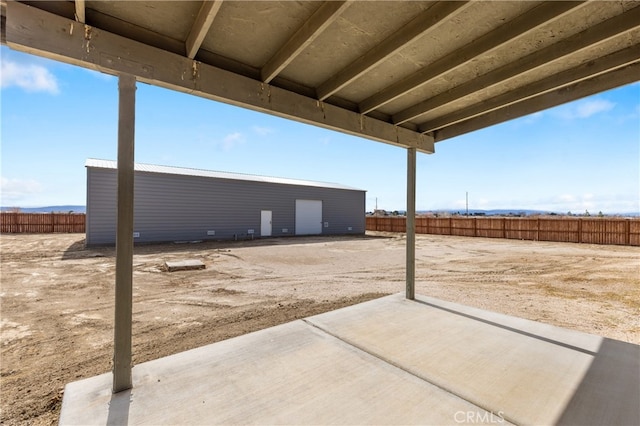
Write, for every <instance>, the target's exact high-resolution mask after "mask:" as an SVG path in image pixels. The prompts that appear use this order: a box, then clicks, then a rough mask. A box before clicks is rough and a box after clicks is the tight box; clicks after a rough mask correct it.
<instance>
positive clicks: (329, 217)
mask: <svg viewBox="0 0 640 426" xmlns="http://www.w3.org/2000/svg"><path fill="white" fill-rule="evenodd" d="M134 191H135V194H134V200H135V201H134V231H135V232H139V233H140V236H139V237H138V238H136V239H135V241H136V242H152V241H191V240H206V239H231V238H234V237H236V236H237V237H238V238H247V237H248V230H249V229H253V230H254V232H255V236H256V237H257V236H259V235H260V211H261V210H271V211H272V212H273V218H272V228H273V230H272V235H273V236H283V235H294V234H295V200H296V199H309V200H322V202H323V212H322V214H323V221H324V222H328V223H329V226H328V227H327V228H324V227H323V228H322V233H323V234H363V233H364V232H365V215H364V213H365V192H364V191H362V190H345V189H336V188H322V187H311V186H301V185H291V184H287V185H282V184H276V183H270V182H257V181H247V180H229V179H217V178H211V177H202V176H187V175H176V174H162V173H148V172H142V171H137V172H136V173H135V189H134ZM349 227H351V230H349V229H348V228H349ZM283 229H287V230H288V232H286V233H285V232H283ZM207 231H215V235H214V236H210V235H207ZM115 234H116V170H114V169H102V168H94V167H87V244H88V245H98V244H114V243H115Z"/></svg>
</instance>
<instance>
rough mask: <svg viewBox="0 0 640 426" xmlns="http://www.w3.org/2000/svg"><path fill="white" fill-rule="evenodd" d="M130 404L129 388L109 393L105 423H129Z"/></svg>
mask: <svg viewBox="0 0 640 426" xmlns="http://www.w3.org/2000/svg"><path fill="white" fill-rule="evenodd" d="M130 405H131V389H127V390H124V391H121V392H118V393H114V394H112V395H111V400H110V401H109V414H108V415H107V425H113V426H117V425H126V424H129V407H130Z"/></svg>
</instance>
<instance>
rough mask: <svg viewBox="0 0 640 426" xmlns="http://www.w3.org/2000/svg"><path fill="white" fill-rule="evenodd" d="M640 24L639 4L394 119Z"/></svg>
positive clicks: (417, 113)
mask: <svg viewBox="0 0 640 426" xmlns="http://www.w3.org/2000/svg"><path fill="white" fill-rule="evenodd" d="M638 27H640V7H636V8H635V9H632V10H630V11H628V12H625V13H623V14H621V15H618V16H615V17H613V18H611V19H608V20H606V21H604V22H602V23H600V24H598V25H596V26H593V27H591V28H588V29H586V30H584V31H581V32H579V33H577V34H575V35H573V36H571V37H568V38H567V39H565V40H562V41H560V42H558V43H554V44H552V45H550V46H548V47H546V48H544V49H542V50H539V51H537V52H534V53H530V54H529V55H527V56H525V57H523V58H521V59H518V60H517V61H515V62H512V63H510V64H507V65H504V66H502V67H500V68H497V69H495V70H493V71H490V72H488V73H486V74H483V75H481V76H478V77H477V78H475V79H473V80H471V81H470V82H468V83H463V84H461V85H459V86H456V87H454V88H453V89H451V90H448V91H446V92H443V93H440V94H439V95H436V96H434V97H432V98H431V99H427V100H425V101H422V102H420V103H418V104H416V105H414V106H412V107H410V108H407V109H405V110H404V111H401V112H399V113H397V114H394V115H393V122H394V123H396V124H401V123H404V122H406V121H408V120H412V119H414V118H416V117H418V116H420V115H421V114H424V113H426V112H429V111H431V110H433V109H435V108H439V107H441V106H444V105H446V104H448V103H451V102H454V101H456V100H458V99H461V98H464V97H465V96H468V95H471V94H473V93H475V92H478V91H480V90H483V89H486V88H488V87H491V86H495V85H498V84H504V83H505V82H506V81H508V80H510V79H513V78H515V77H518V76H520V75H522V74H524V73H527V72H530V71H532V70H534V69H536V68H538V67H541V66H544V65H547V64H549V63H551V62H554V61H559V60H562V59H563V58H564V57H566V56H568V55H571V54H575V53H576V52H579V51H581V50H584V49H587V48H589V47H592V46H594V45H597V44H599V43H603V42H605V41H607V40H610V39H611V38H613V37H617V36H619V35H621V34H624V33H627V32H629V31H633V30H634V29H636V28H638Z"/></svg>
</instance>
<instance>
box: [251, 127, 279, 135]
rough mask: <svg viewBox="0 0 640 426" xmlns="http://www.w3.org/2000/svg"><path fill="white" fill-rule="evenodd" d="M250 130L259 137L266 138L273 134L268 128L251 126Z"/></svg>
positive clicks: (272, 130)
mask: <svg viewBox="0 0 640 426" xmlns="http://www.w3.org/2000/svg"><path fill="white" fill-rule="evenodd" d="M252 129H253V131H254V132H255V133H257V134H259V135H260V136H267V135H270V134H272V133H274V132H275V130H274V129H272V128H270V127H261V126H253V127H252Z"/></svg>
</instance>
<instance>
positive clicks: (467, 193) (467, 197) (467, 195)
mask: <svg viewBox="0 0 640 426" xmlns="http://www.w3.org/2000/svg"><path fill="white" fill-rule="evenodd" d="M465 194H466V199H467V216H469V191H467V192H466V193H465Z"/></svg>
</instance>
